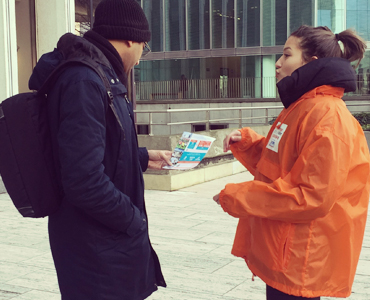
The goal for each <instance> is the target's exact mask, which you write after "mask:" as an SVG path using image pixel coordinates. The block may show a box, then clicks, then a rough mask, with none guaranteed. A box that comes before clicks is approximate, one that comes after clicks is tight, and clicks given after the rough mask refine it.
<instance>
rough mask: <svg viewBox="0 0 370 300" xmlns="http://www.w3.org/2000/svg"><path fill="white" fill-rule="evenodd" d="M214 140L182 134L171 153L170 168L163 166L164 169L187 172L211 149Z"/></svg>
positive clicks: (207, 137) (188, 133) (197, 135)
mask: <svg viewBox="0 0 370 300" xmlns="http://www.w3.org/2000/svg"><path fill="white" fill-rule="evenodd" d="M214 140H215V138H212V137H209V136H205V135H200V134H195V133H190V132H184V133H183V134H182V136H181V138H180V140H179V141H178V143H177V145H176V148H175V150H174V151H173V152H172V156H171V162H172V166H165V167H163V168H164V169H170V170H188V169H192V168H194V167H196V166H197V165H199V163H200V162H201V160H202V159H203V158H204V156H206V154H207V152H208V150H209V149H210V148H211V145H212V143H213V142H214Z"/></svg>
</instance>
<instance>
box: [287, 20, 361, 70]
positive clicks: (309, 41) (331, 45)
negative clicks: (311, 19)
mask: <svg viewBox="0 0 370 300" xmlns="http://www.w3.org/2000/svg"><path fill="white" fill-rule="evenodd" d="M291 36H295V37H297V38H300V43H299V46H300V48H301V50H302V56H303V59H304V60H305V61H306V62H309V61H310V60H311V58H312V57H313V56H317V57H318V58H324V57H341V58H345V59H348V60H349V61H350V62H353V61H356V60H358V63H357V65H356V67H358V65H359V64H360V61H361V59H362V58H363V57H364V53H365V49H366V44H365V42H364V41H363V39H362V38H360V37H359V36H358V35H357V34H356V33H355V32H354V31H353V30H350V29H347V30H345V31H342V32H341V33H338V34H334V33H333V32H332V31H331V30H330V29H329V28H328V27H326V26H319V27H311V26H307V25H303V26H301V27H299V28H298V29H297V30H296V31H294V32H293V33H292V34H291ZM339 42H341V43H342V44H343V47H342V48H343V50H342V49H341V46H340V45H339Z"/></svg>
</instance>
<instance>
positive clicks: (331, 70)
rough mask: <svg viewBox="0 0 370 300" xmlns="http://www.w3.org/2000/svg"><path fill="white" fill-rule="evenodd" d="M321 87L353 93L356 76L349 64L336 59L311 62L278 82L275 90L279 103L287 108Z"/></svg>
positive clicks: (343, 60) (321, 59)
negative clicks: (325, 86) (335, 88)
mask: <svg viewBox="0 0 370 300" xmlns="http://www.w3.org/2000/svg"><path fill="white" fill-rule="evenodd" d="M322 85H329V86H332V87H340V88H343V89H344V92H352V91H355V90H356V74H355V71H354V69H353V67H352V66H351V64H350V62H349V61H348V60H347V59H343V58H337V57H328V58H320V59H316V60H313V61H311V62H309V63H307V64H305V65H304V66H302V67H300V68H298V69H297V70H295V71H294V72H293V73H292V75H291V76H287V77H285V78H283V79H282V80H280V81H279V82H278V83H277V88H278V90H279V94H280V99H281V102H282V103H283V105H284V107H285V108H288V107H289V106H290V105H291V104H292V103H294V102H295V101H297V100H298V99H299V98H301V97H302V96H303V95H305V94H306V93H307V92H309V91H311V90H313V89H315V88H317V87H319V86H322ZM341 91H342V89H341ZM315 92H317V91H315Z"/></svg>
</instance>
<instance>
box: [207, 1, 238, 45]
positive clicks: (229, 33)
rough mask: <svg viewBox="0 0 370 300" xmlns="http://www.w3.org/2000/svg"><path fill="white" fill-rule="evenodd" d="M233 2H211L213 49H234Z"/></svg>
mask: <svg viewBox="0 0 370 300" xmlns="http://www.w3.org/2000/svg"><path fill="white" fill-rule="evenodd" d="M234 21H235V17H234V0H213V1H212V24H213V28H212V29H213V35H212V40H213V48H234V47H235V45H234V27H235V26H234Z"/></svg>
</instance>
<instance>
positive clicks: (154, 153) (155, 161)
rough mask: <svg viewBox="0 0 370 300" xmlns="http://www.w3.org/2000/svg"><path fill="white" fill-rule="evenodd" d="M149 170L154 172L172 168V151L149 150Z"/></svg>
mask: <svg viewBox="0 0 370 300" xmlns="http://www.w3.org/2000/svg"><path fill="white" fill-rule="evenodd" d="M148 154H149V162H148V168H149V169H152V170H162V168H163V167H164V166H172V163H171V160H170V159H171V155H172V152H171V151H167V150H148Z"/></svg>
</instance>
